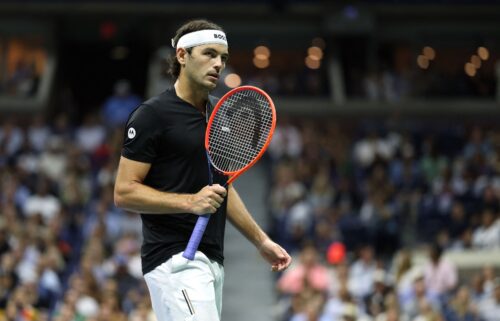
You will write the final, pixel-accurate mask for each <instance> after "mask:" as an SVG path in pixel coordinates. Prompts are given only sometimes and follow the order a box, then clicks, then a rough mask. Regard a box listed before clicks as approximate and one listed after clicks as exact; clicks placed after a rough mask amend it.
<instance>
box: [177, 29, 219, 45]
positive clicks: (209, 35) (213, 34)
mask: <svg viewBox="0 0 500 321" xmlns="http://www.w3.org/2000/svg"><path fill="white" fill-rule="evenodd" d="M208 43H217V44H221V45H226V46H227V40H226V34H225V33H224V32H222V31H220V30H199V31H194V32H190V33H187V34H185V35H184V36H182V37H181V38H180V39H179V41H177V47H176V46H175V43H174V39H172V47H174V48H191V47H195V46H199V45H205V44H208Z"/></svg>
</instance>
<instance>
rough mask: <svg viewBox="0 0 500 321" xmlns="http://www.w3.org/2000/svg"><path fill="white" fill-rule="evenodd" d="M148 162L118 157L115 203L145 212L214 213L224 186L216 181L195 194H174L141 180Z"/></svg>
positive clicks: (221, 199) (135, 210)
mask: <svg viewBox="0 0 500 321" xmlns="http://www.w3.org/2000/svg"><path fill="white" fill-rule="evenodd" d="M150 168H151V164H148V163H142V162H137V161H133V160H130V159H127V158H125V157H123V156H122V157H121V158H120V164H119V165H118V173H117V175H116V182H115V191H114V198H115V204H116V206H117V207H121V208H124V209H127V210H129V211H133V212H141V213H149V214H175V213H193V214H198V215H201V214H210V213H215V212H216V211H217V208H219V207H220V205H221V203H222V201H223V198H224V196H225V195H226V190H225V188H223V187H222V186H220V185H212V186H205V187H204V188H202V189H201V190H200V191H199V192H198V193H196V194H176V193H168V192H162V191H158V190H155V189H154V188H151V187H149V186H147V185H144V184H143V181H144V179H145V177H146V175H147V174H148V172H149V169H150Z"/></svg>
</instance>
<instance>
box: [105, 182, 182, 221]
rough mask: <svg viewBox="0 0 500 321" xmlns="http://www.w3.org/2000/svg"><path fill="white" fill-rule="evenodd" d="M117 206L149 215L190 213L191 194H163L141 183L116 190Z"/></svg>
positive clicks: (133, 183) (129, 184) (123, 185)
mask: <svg viewBox="0 0 500 321" xmlns="http://www.w3.org/2000/svg"><path fill="white" fill-rule="evenodd" d="M115 204H116V206H118V207H121V208H123V209H126V210H129V211H132V212H139V213H148V214H175V213H189V212H190V209H189V194H176V193H168V192H161V191H158V190H155V189H154V188H151V187H149V186H146V185H144V184H142V183H139V182H130V183H126V184H121V186H117V187H116V188H115Z"/></svg>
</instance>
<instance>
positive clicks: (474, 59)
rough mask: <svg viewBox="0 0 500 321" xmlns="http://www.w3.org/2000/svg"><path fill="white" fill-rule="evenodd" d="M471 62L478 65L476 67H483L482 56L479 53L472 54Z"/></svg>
mask: <svg viewBox="0 0 500 321" xmlns="http://www.w3.org/2000/svg"><path fill="white" fill-rule="evenodd" d="M470 62H471V63H472V64H473V65H474V67H476V69H479V68H481V58H479V56H478V55H472V56H471V57H470Z"/></svg>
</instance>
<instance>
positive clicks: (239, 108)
mask: <svg viewBox="0 0 500 321" xmlns="http://www.w3.org/2000/svg"><path fill="white" fill-rule="evenodd" d="M275 127H276V109H275V107H274V103H273V101H272V99H271V97H270V96H269V95H268V94H267V93H266V92H265V91H263V90H262V89H260V88H257V87H254V86H240V87H237V88H234V89H232V90H230V91H228V92H227V93H226V94H225V95H224V96H222V98H221V99H220V100H219V101H218V102H217V104H216V105H215V107H214V109H213V111H212V114H211V116H210V119H209V121H208V124H207V129H206V132H205V148H206V150H207V155H208V157H209V160H210V163H211V164H212V166H213V167H214V168H215V169H216V170H217V171H219V172H221V173H222V174H224V175H227V176H230V179H229V181H228V184H230V183H231V181H233V180H234V179H235V178H236V177H237V176H238V175H240V174H241V173H243V172H244V171H246V170H247V169H248V168H250V167H251V166H252V165H253V164H255V162H257V161H258V160H259V159H260V158H261V157H262V155H263V154H264V152H265V151H266V149H267V147H268V146H269V143H270V142H271V139H272V136H273V133H274V129H275Z"/></svg>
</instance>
